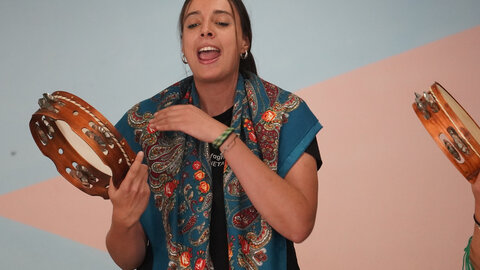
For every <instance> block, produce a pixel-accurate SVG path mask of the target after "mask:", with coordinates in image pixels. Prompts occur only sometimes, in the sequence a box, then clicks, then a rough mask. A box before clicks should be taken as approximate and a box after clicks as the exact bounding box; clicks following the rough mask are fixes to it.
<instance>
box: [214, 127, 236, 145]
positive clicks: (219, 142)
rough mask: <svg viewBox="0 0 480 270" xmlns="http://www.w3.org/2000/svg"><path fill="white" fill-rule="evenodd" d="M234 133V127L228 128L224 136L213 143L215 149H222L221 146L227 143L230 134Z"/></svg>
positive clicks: (221, 135)
mask: <svg viewBox="0 0 480 270" xmlns="http://www.w3.org/2000/svg"><path fill="white" fill-rule="evenodd" d="M232 132H233V128H232V127H229V128H227V129H226V130H225V131H224V132H223V133H222V134H220V136H218V137H217V138H216V139H215V140H214V141H213V143H212V145H213V147H215V148H217V149H218V148H220V146H222V144H223V143H224V142H225V140H226V139H227V138H228V136H230V134H232Z"/></svg>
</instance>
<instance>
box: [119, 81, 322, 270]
mask: <svg viewBox="0 0 480 270" xmlns="http://www.w3.org/2000/svg"><path fill="white" fill-rule="evenodd" d="M175 104H194V105H196V106H198V105H199V97H198V93H197V91H196V89H195V85H194V82H193V78H192V77H189V78H186V79H184V80H182V81H180V82H178V83H176V84H174V85H172V86H171V87H169V88H167V89H166V90H164V91H162V92H160V93H159V94H157V95H155V96H154V97H152V98H150V99H147V100H145V101H143V102H141V103H139V104H137V105H135V106H134V107H133V108H132V109H130V110H129V111H128V112H127V113H126V114H125V115H124V117H123V118H122V119H121V120H120V121H119V122H118V123H117V125H116V128H117V129H118V130H119V131H120V132H121V133H122V135H123V136H124V137H125V138H126V139H127V141H128V143H129V144H130V146H131V147H132V149H134V151H136V152H138V151H140V150H142V151H144V152H145V159H146V163H147V164H148V166H149V168H150V170H149V184H150V187H151V191H152V193H151V198H150V202H149V205H148V207H147V210H146V211H145V212H144V213H143V215H142V217H141V220H140V221H141V223H142V226H143V228H144V230H145V233H146V235H147V237H148V239H149V241H150V245H151V247H152V250H153V258H154V261H153V265H154V269H195V270H202V269H211V268H212V264H211V261H210V256H209V249H208V247H209V234H210V233H215V232H210V231H209V227H210V211H211V205H212V197H213V196H212V191H211V190H210V186H211V185H212V177H211V168H210V165H209V160H208V157H209V156H210V155H209V149H208V143H205V142H201V141H199V140H197V139H195V138H194V137H192V136H189V135H186V134H184V133H182V132H173V131H171V132H153V133H152V132H151V131H150V130H149V129H148V121H149V120H150V119H151V118H152V117H153V113H155V112H156V111H158V110H161V109H163V108H165V107H168V106H171V105H175ZM231 127H233V128H234V129H235V132H236V133H237V134H238V135H239V136H240V138H241V139H242V141H243V142H245V144H246V145H247V146H248V147H249V148H250V149H251V151H252V152H253V153H254V154H255V155H257V156H258V157H259V158H260V159H261V160H263V162H264V163H265V164H266V165H267V166H268V167H269V168H270V169H272V170H273V171H276V172H277V173H278V175H280V176H281V177H284V176H285V175H286V174H287V172H288V170H289V169H290V168H291V167H292V166H293V164H294V163H295V162H296V161H297V159H298V158H299V157H300V156H301V155H302V153H303V152H304V151H305V149H306V148H307V146H308V145H309V144H310V142H311V141H312V140H313V138H314V137H315V135H316V133H317V132H318V131H319V130H320V129H321V127H322V126H321V125H320V123H319V122H318V120H317V119H316V117H315V116H314V115H313V114H312V112H311V111H310V110H309V108H308V107H307V105H306V104H305V103H304V102H303V101H302V100H301V99H300V98H299V97H297V96H295V95H294V94H291V93H289V92H287V91H284V90H282V89H280V88H278V87H276V86H275V85H273V84H270V83H268V82H266V81H263V80H262V79H260V78H258V77H257V76H256V75H254V74H247V76H246V77H245V79H244V77H243V76H241V75H239V79H238V83H237V87H236V95H235V101H234V106H233V117H232V122H231ZM245 169H248V168H245ZM223 178H224V179H223V192H224V200H225V212H226V217H227V238H228V247H229V249H228V256H229V262H230V268H231V269H276V270H277V269H286V239H285V238H284V237H283V236H281V235H280V234H278V233H277V232H276V231H275V230H274V229H272V227H270V225H269V224H268V223H267V222H266V221H265V220H264V219H263V218H262V217H261V216H260V215H259V213H258V212H257V211H256V209H255V207H254V206H253V205H252V203H251V202H250V200H249V199H248V197H247V195H246V193H245V192H244V190H243V188H242V186H241V185H240V182H239V181H238V179H237V178H236V177H235V174H234V173H233V172H232V170H231V169H230V167H229V166H228V164H225V168H224V174H223ZM252 181H254V179H252ZM265 188H268V187H265ZM285 203H288V201H286V202H285Z"/></svg>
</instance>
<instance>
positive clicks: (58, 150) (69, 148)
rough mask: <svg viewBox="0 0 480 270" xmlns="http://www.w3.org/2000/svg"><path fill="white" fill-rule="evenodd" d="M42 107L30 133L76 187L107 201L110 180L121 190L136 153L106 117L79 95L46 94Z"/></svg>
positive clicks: (31, 124)
mask: <svg viewBox="0 0 480 270" xmlns="http://www.w3.org/2000/svg"><path fill="white" fill-rule="evenodd" d="M39 105H40V109H39V110H38V111H37V112H35V113H34V114H33V115H32V119H31V120H30V131H31V133H32V136H33V139H34V140H35V142H36V143H37V146H38V147H39V148H40V150H41V151H42V153H43V154H44V155H46V156H47V157H49V158H50V159H51V160H52V161H53V162H54V163H55V166H56V167H57V170H58V172H59V173H60V174H62V175H63V176H64V177H65V179H67V180H68V181H69V182H70V183H72V184H73V185H74V186H76V187H77V188H79V189H81V190H82V191H84V192H86V193H87V194H90V195H98V196H102V197H103V198H105V199H108V187H109V182H110V178H112V181H113V184H114V185H115V186H116V187H118V186H119V185H120V183H121V181H122V180H123V178H124V177H125V174H126V172H127V171H128V168H129V167H130V165H131V162H133V160H134V158H135V153H134V152H133V151H132V150H131V149H130V147H129V146H128V144H127V143H126V141H125V140H124V139H122V138H121V136H120V134H119V132H118V131H117V130H116V129H115V127H114V126H113V125H112V124H111V123H110V122H109V121H108V120H107V119H106V118H105V117H104V116H103V115H101V114H100V113H99V112H98V111H97V110H95V108H93V107H92V106H90V105H89V104H88V103H87V102H85V101H83V100H82V99H80V98H79V97H77V96H75V95H73V94H70V93H68V92H62V91H57V92H54V93H53V94H52V95H48V94H44V97H43V98H41V99H40V100H39Z"/></svg>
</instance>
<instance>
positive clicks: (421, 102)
mask: <svg viewBox="0 0 480 270" xmlns="http://www.w3.org/2000/svg"><path fill="white" fill-rule="evenodd" d="M412 106H413V109H414V110H415V112H416V114H417V116H418V118H419V119H420V121H421V122H422V124H423V125H424V126H425V128H426V129H427V131H428V132H429V133H430V135H431V136H432V138H433V139H434V140H435V142H436V143H437V144H438V146H439V147H440V148H441V149H442V151H443V152H444V153H445V155H446V156H447V157H448V158H449V159H450V161H451V162H452V163H453V164H454V165H455V167H456V168H457V169H458V170H459V171H460V172H461V173H462V174H463V176H464V177H465V178H466V179H467V180H469V181H470V182H473V181H475V179H476V177H477V175H478V173H479V172H480V144H479V142H480V128H479V127H478V125H477V124H476V123H475V121H474V120H473V119H472V118H471V117H470V115H469V114H468V113H467V112H466V110H465V109H463V108H462V106H461V105H460V104H459V103H458V102H457V101H456V100H455V99H454V98H453V96H452V95H450V93H449V92H448V91H447V90H446V89H445V88H443V87H442V86H441V85H440V84H438V83H434V84H433V85H432V86H431V89H430V91H428V92H424V93H423V95H419V94H416V99H415V103H413V105H412Z"/></svg>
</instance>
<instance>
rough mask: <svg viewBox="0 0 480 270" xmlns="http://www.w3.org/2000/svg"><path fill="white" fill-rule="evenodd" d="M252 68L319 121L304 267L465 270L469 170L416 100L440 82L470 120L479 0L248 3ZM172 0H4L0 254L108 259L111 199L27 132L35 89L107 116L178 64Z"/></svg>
mask: <svg viewBox="0 0 480 270" xmlns="http://www.w3.org/2000/svg"><path fill="white" fill-rule="evenodd" d="M245 3H246V5H247V8H248V10H249V12H250V15H251V19H252V24H253V31H254V38H253V39H254V40H253V49H252V51H253V54H254V55H255V57H256V61H257V64H258V69H259V73H260V74H261V75H262V77H264V78H265V79H267V80H269V81H272V82H274V83H276V84H277V85H279V86H281V87H283V88H286V89H289V90H291V91H296V92H297V94H299V95H300V96H302V97H303V98H304V99H305V100H306V101H307V103H308V104H309V105H310V107H311V108H312V110H313V111H314V112H315V114H316V115H317V117H318V118H319V119H320V121H321V122H322V124H324V126H325V128H324V129H323V130H322V131H321V132H320V133H319V135H318V140H319V144H320V150H321V153H322V156H323V159H324V166H323V168H322V169H321V170H320V172H319V182H320V184H319V186H320V193H319V209H318V213H317V224H316V227H315V229H314V231H313V233H312V235H311V236H310V238H309V239H307V240H306V241H305V242H304V243H302V244H300V245H297V253H298V257H299V261H300V264H301V266H302V268H303V269H384V268H389V269H459V268H460V267H461V261H462V256H463V248H464V247H465V245H466V243H467V239H468V237H469V235H470V234H471V231H472V228H473V221H472V217H471V215H472V213H473V199H472V196H471V192H470V190H469V185H468V183H467V182H466V181H465V180H464V179H463V177H462V176H461V175H460V174H459V173H458V172H457V171H456V169H455V168H454V167H453V166H452V165H450V163H449V161H448V160H447V159H446V158H445V157H444V156H443V154H442V153H441V151H440V150H439V149H438V148H437V147H436V145H435V144H434V142H433V140H432V139H431V138H430V137H429V135H428V134H427V132H426V131H425V130H424V128H423V127H422V126H421V124H420V122H419V121H418V119H417V118H416V116H415V115H414V113H413V110H412V109H411V103H412V102H413V91H424V90H427V89H428V87H429V86H430V84H432V83H433V82H434V81H439V82H441V83H442V84H443V85H444V86H445V87H446V88H447V89H448V90H449V91H450V92H451V93H452V94H453V95H454V96H455V97H456V99H457V100H459V101H460V103H461V104H462V105H463V106H464V107H465V108H466V109H467V110H468V112H469V113H470V114H471V115H472V116H473V118H475V119H477V120H478V119H480V106H479V97H480V93H479V91H476V90H475V89H478V86H477V85H479V84H480V76H478V71H479V70H480V52H479V50H478V48H480V17H479V16H478V14H479V12H480V2H478V1H475V0H459V1H446V0H437V1H433V0H423V1H393V0H386V1H385V0H382V1H380V0H366V1H361V2H358V1H335V2H332V3H330V2H328V3H327V2H319V1H313V0H304V1H295V2H293V1H286V0H276V1H270V0H263V1H253V0H245ZM181 4H182V1H151V0H145V1H136V2H132V1H126V0H115V1H113V0H102V1H91V0H87V1H73V0H62V1H58V0H44V1H34V0H21V1H14V0H0V39H1V42H0V59H1V61H0V103H1V106H0V113H1V115H2V116H3V117H1V118H0V125H1V126H2V132H1V133H0V145H1V147H0V149H2V150H1V151H0V164H2V165H1V171H0V238H1V239H2V241H0V267H1V268H8V267H15V268H16V269H33V268H35V269H47V268H48V269H116V267H115V265H114V264H113V262H112V261H111V259H110V258H109V256H108V254H107V253H106V252H105V245H104V236H105V232H106V230H107V229H108V226H109V218H110V212H111V209H110V208H111V207H110V203H109V202H108V201H104V200H103V199H100V198H92V197H88V196H86V195H84V194H83V193H81V192H80V191H78V190H76V189H75V188H74V187H73V186H71V185H70V184H69V183H68V182H66V181H65V180H62V179H60V178H59V177H58V176H57V175H58V173H57V172H56V170H55V169H54V166H53V164H52V163H51V161H50V160H49V159H47V158H45V157H44V156H42V154H41V153H40V151H39V150H38V149H37V147H36V146H35V144H34V142H33V140H32V138H31V136H30V132H29V130H28V127H27V125H28V121H29V119H30V116H31V114H32V113H33V112H34V111H36V110H37V105H36V101H37V99H38V98H39V97H40V96H41V93H43V92H53V91H55V90H66V91H71V92H73V93H76V94H77V95H79V96H81V97H82V98H83V99H85V100H87V101H88V102H89V103H90V104H91V105H93V106H94V107H96V108H97V109H99V110H100V111H101V112H102V113H103V114H104V115H105V116H106V117H107V118H108V119H110V120H111V121H112V122H115V121H116V120H118V119H119V118H120V117H121V115H122V114H123V113H124V112H125V111H126V110H127V109H129V108H130V107H131V106H132V105H133V104H134V103H136V102H138V101H139V100H141V99H144V98H148V97H150V96H152V95H154V94H155V93H156V92H157V91H159V90H161V89H163V88H164V87H166V86H168V85H170V84H171V83H172V82H174V81H176V80H179V79H181V78H182V77H184V76H185V75H186V74H188V71H187V69H186V68H185V67H184V66H183V64H182V63H181V61H180V56H181V54H180V45H179V40H178V31H177V16H178V13H179V11H180V7H181Z"/></svg>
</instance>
